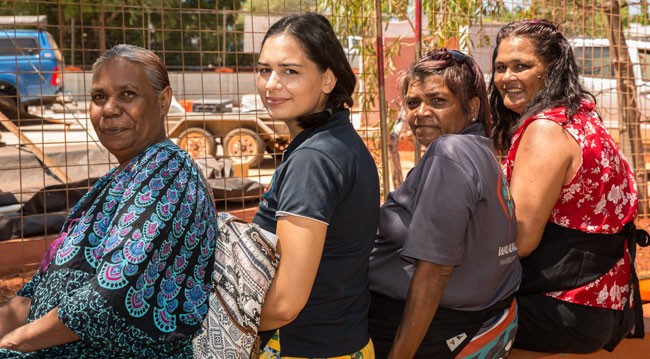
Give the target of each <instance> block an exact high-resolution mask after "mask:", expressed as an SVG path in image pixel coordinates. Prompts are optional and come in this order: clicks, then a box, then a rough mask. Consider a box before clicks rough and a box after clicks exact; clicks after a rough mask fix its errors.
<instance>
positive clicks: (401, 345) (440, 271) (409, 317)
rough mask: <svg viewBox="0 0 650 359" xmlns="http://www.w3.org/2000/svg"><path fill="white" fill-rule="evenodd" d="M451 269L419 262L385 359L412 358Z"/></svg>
mask: <svg viewBox="0 0 650 359" xmlns="http://www.w3.org/2000/svg"><path fill="white" fill-rule="evenodd" d="M453 270H454V267H453V266H443V265H439V264H435V263H431V262H426V261H418V264H417V266H416V267H415V273H413V278H411V284H410V286H409V292H408V296H407V297H406V306H405V307H404V314H402V321H401V323H400V325H399V329H397V334H396V335H395V340H394V341H393V346H392V347H391V350H390V353H389V354H388V358H391V359H393V358H394V359H405V358H412V357H413V356H414V355H415V353H416V352H417V350H418V348H419V347H420V343H422V339H423V338H424V335H425V334H426V332H427V330H428V329H429V326H430V325H431V321H432V320H433V316H434V315H435V314H436V311H437V310H438V305H439V304H440V299H441V298H442V293H443V292H444V291H445V287H447V282H448V281H449V277H451V273H452V271H453Z"/></svg>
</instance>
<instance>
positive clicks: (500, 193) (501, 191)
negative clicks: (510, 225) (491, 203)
mask: <svg viewBox="0 0 650 359" xmlns="http://www.w3.org/2000/svg"><path fill="white" fill-rule="evenodd" d="M497 198H499V204H501V208H502V209H503V213H505V214H506V216H508V219H512V218H513V217H514V214H515V202H514V201H513V200H512V195H511V194H510V187H509V186H508V182H507V181H506V179H505V177H503V174H502V173H501V172H499V180H498V181H497Z"/></svg>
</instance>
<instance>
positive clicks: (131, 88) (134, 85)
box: [90, 57, 172, 164]
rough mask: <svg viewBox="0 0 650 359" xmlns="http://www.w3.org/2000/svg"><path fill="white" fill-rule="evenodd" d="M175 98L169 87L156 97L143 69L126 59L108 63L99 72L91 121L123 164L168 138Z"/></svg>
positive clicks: (98, 68)
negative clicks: (167, 116)
mask: <svg viewBox="0 0 650 359" xmlns="http://www.w3.org/2000/svg"><path fill="white" fill-rule="evenodd" d="M171 96H172V94H171V89H170V88H169V87H166V88H165V89H163V90H162V91H161V93H160V94H156V93H155V91H154V89H153V87H152V85H151V82H150V81H149V78H148V77H147V74H146V73H145V70H144V67H143V65H140V64H138V63H135V62H133V61H130V60H127V59H125V58H119V57H118V58H114V59H110V60H106V61H105V62H103V63H102V64H100V65H99V66H98V67H97V68H96V69H95V72H94V73H93V81H92V89H91V92H90V97H91V102H90V120H91V122H92V124H93V127H94V128H95V131H96V132H97V136H98V137H99V140H100V141H101V143H102V144H103V145H104V147H106V149H108V151H109V152H110V153H112V154H113V155H114V156H115V157H116V158H117V160H118V161H119V162H120V164H124V163H126V162H128V161H130V160H131V159H133V158H135V157H136V156H137V155H139V154H140V153H141V152H143V151H144V150H145V149H147V148H149V147H150V146H151V145H153V144H155V143H158V142H160V141H162V140H164V139H165V138H166V134H165V126H164V121H163V116H164V115H165V114H167V110H168V109H169V104H170V102H171Z"/></svg>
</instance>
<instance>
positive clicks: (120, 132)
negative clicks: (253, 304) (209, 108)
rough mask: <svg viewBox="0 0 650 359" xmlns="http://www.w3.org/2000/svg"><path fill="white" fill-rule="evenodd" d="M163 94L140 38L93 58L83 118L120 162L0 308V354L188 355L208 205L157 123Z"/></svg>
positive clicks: (201, 293)
mask: <svg viewBox="0 0 650 359" xmlns="http://www.w3.org/2000/svg"><path fill="white" fill-rule="evenodd" d="M171 98H172V90H171V88H170V85H169V78H168V75H167V70H166V68H165V66H164V65H163V63H162V62H161V60H160V59H159V58H158V57H157V56H156V55H155V54H153V53H152V52H150V51H148V50H146V49H143V48H139V47H135V46H129V45H118V46H116V47H114V48H113V49H111V50H108V51H107V52H106V53H104V54H103V55H102V56H101V57H100V58H99V59H98V60H97V62H96V63H95V64H94V65H93V81H92V90H91V100H92V102H91V104H90V118H91V121H92V123H93V127H94V128H95V130H96V132H97V134H98V136H99V139H100V141H101V143H102V144H103V145H104V146H105V147H106V148H107V149H108V150H109V151H110V152H111V153H112V154H113V155H114V156H115V158H117V160H118V162H119V166H118V167H116V168H114V169H112V170H111V171H110V172H109V173H108V174H106V175H105V176H103V177H102V178H100V179H99V180H98V181H97V182H96V183H95V185H94V186H93V187H92V188H91V189H90V191H89V192H88V193H87V194H86V195H85V196H84V197H83V198H82V199H81V200H80V201H79V203H77V205H76V206H75V207H74V208H73V209H72V211H71V212H70V214H69V216H68V218H67V220H66V223H65V225H64V227H63V230H62V233H61V235H60V236H59V238H58V239H57V240H56V241H55V243H54V244H53V245H52V247H50V255H49V256H48V255H46V256H45V257H44V263H42V265H41V268H40V269H39V272H38V273H37V274H36V275H35V276H34V278H33V279H32V280H31V281H30V282H29V283H27V284H26V285H25V286H24V287H23V288H22V289H21V290H20V291H19V292H18V295H17V296H16V297H15V298H13V299H12V300H10V301H9V302H8V303H7V304H6V305H5V306H3V307H1V308H0V348H2V349H0V357H39V358H40V357H45V358H55V357H74V358H95V357H97V358H118V357H122V358H124V357H129V358H134V357H147V358H187V357H191V356H192V347H191V339H192V337H193V336H194V335H195V334H196V333H197V331H198V330H199V329H200V326H201V322H202V320H203V318H204V317H205V315H206V313H207V305H208V304H207V298H208V295H209V291H210V278H211V274H212V270H213V262H214V261H213V260H211V259H212V257H213V252H214V247H215V241H216V239H217V238H216V237H217V230H216V214H215V209H214V206H213V204H212V201H211V193H210V192H208V189H207V188H206V186H205V183H204V182H203V180H202V176H201V174H200V172H198V171H197V168H196V167H195V166H194V165H193V163H192V160H191V159H190V157H189V156H188V155H187V154H186V153H185V152H184V151H182V150H181V149H180V148H178V147H177V146H176V145H174V144H172V143H171V142H170V141H169V139H168V138H167V136H166V134H165V128H164V121H163V120H164V117H165V115H166V113H167V111H168V109H169V105H170V101H171Z"/></svg>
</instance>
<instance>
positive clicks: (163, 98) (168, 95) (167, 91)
mask: <svg viewBox="0 0 650 359" xmlns="http://www.w3.org/2000/svg"><path fill="white" fill-rule="evenodd" d="M172 95H173V94H172V88H171V87H169V86H167V87H165V88H164V89H162V91H160V94H159V95H158V103H159V104H160V108H161V111H162V113H163V114H164V115H165V116H166V115H167V112H169V106H171V104H172Z"/></svg>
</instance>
